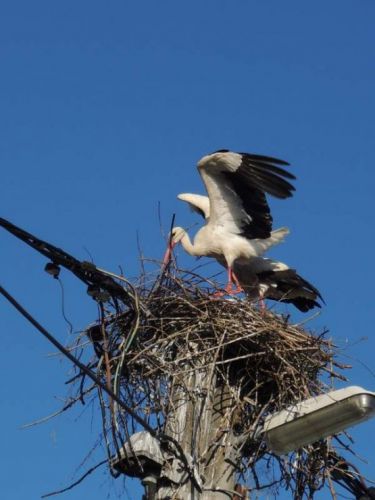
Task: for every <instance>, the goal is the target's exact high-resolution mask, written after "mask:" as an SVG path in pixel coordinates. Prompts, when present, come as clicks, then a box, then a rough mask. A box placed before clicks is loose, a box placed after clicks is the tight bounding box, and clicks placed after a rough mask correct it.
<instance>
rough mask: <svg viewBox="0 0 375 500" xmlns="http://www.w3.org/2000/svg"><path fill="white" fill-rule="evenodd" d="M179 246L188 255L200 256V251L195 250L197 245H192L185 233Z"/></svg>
mask: <svg viewBox="0 0 375 500" xmlns="http://www.w3.org/2000/svg"><path fill="white" fill-rule="evenodd" d="M181 245H182V247H183V249H184V250H185V252H187V253H188V254H189V255H202V254H201V252H200V249H199V248H197V245H194V244H193V243H192V242H191V239H190V236H189V235H188V233H185V234H184V235H183V237H182V238H181Z"/></svg>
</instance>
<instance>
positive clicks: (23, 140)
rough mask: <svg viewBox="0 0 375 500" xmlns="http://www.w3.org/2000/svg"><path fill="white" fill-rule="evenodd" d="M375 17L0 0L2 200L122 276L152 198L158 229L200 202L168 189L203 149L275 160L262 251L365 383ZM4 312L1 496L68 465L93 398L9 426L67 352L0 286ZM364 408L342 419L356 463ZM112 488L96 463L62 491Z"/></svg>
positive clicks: (47, 400) (46, 292) (56, 482)
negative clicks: (299, 290)
mask: <svg viewBox="0 0 375 500" xmlns="http://www.w3.org/2000/svg"><path fill="white" fill-rule="evenodd" d="M374 16H375V5H374V2H373V1H370V0H362V1H361V2H353V1H347V0H332V1H331V2H326V1H321V0H317V1H316V2H314V3H310V4H309V5H308V4H307V3H302V2H300V1H297V0H293V1H292V0H285V1H284V2H279V1H276V0H269V1H267V2H255V1H253V0H252V1H250V0H249V1H244V0H242V1H237V2H233V1H228V0H226V1H223V0H215V1H214V0H206V1H205V2H198V1H196V0H192V1H190V2H186V3H182V2H175V1H171V0H167V1H164V2H151V1H139V2H125V1H122V2H121V1H118V0H114V1H112V2H106V3H104V2H98V1H95V0H93V1H91V2H83V1H75V2H72V1H65V2H50V1H38V0H36V1H34V2H28V1H25V0H19V1H17V0H15V1H13V2H7V3H3V4H2V6H1V7H0V60H1V79H0V109H1V113H0V161H1V172H2V179H1V183H0V193H1V216H2V217H5V218H8V219H10V220H11V221H12V222H14V223H15V224H18V225H20V226H21V227H23V228H25V229H28V230H30V231H31V232H34V233H35V234H36V235H38V236H40V237H41V238H44V239H47V240H48V241H50V242H52V243H54V244H56V245H57V246H61V247H63V248H64V249H65V250H67V251H69V252H71V253H73V254H74V255H75V256H77V257H78V258H80V259H89V258H90V257H89V254H91V255H92V257H93V259H94V261H95V263H96V264H97V265H98V266H101V267H105V268H107V269H110V270H114V271H117V270H118V266H119V265H121V266H122V268H123V269H124V272H125V274H126V275H127V276H129V277H132V276H136V275H137V274H138V272H139V264H138V250H137V241H136V235H137V232H138V234H139V238H140V241H141V246H142V249H143V252H144V254H145V255H147V256H149V257H153V258H159V257H161V255H162V253H163V251H164V241H163V237H162V235H161V232H160V225H159V221H158V203H159V202H160V204H161V214H162V221H163V224H164V227H165V228H166V229H167V228H168V226H169V222H170V219H171V215H172V213H174V212H175V213H176V215H177V219H176V222H177V223H178V224H179V225H182V226H184V225H185V226H190V225H191V224H192V223H193V222H195V221H196V219H195V217H194V216H193V215H192V214H190V213H189V211H188V210H187V209H186V207H184V206H183V204H181V203H180V202H178V201H177V200H176V194H177V193H179V192H184V191H185V192H186V191H190V192H203V190H202V185H201V181H200V178H199V176H198V173H197V171H196V169H195V164H196V162H197V160H198V159H199V158H200V157H201V156H203V155H204V154H207V153H208V152H211V151H214V150H216V149H221V148H229V149H232V150H235V151H249V152H254V153H260V154H268V155H274V156H278V157H281V158H283V159H286V160H288V161H290V163H291V164H292V167H291V169H292V171H293V172H294V173H295V174H296V176H297V178H298V181H297V184H296V185H297V192H296V194H295V196H294V198H293V199H291V200H288V201H283V202H280V201H278V202H272V209H273V213H274V220H275V227H276V226H278V225H288V226H289V227H290V229H291V235H290V237H289V238H288V240H287V241H286V243H285V244H283V245H282V246H280V247H278V248H275V249H274V251H273V253H272V255H273V256H275V257H277V258H279V259H281V260H284V261H285V262H287V263H288V264H289V265H291V266H293V267H296V268H297V269H298V271H299V272H300V274H302V275H303V276H304V277H306V278H307V279H309V280H310V281H312V282H313V283H314V284H315V285H316V286H317V287H318V288H319V289H320V290H321V292H322V294H323V296H324V298H325V300H326V302H327V305H326V307H324V308H323V309H322V312H321V315H320V316H319V317H318V318H316V319H315V320H314V321H313V322H312V323H310V327H311V328H316V329H317V330H318V331H319V330H321V329H322V328H323V327H325V326H327V327H328V328H329V329H330V331H331V335H332V336H333V337H334V338H335V341H336V343H337V344H338V345H339V346H340V348H342V349H343V352H342V354H343V358H342V359H343V361H345V362H348V363H350V364H353V369H352V370H351V372H350V379H351V380H350V381H351V383H354V384H359V385H363V386H365V387H367V388H370V389H371V388H374V387H375V380H374V371H375V369H374V367H373V351H374V347H375V341H374V337H373V335H374V334H373V331H372V330H373V327H372V325H373V314H374V307H373V303H372V302H373V300H372V299H373V297H372V296H373V274H374V272H373V246H374V243H375V231H374V223H373V211H374V199H373V192H374V187H375V182H374V181H375V179H374V167H373V158H374V157H375V145H374V144H375V143H374V115H375V97H374V96H375V93H374V84H375V81H374V80H375V59H374V44H375V30H374ZM0 245H1V254H2V259H1V262H0V276H1V283H2V284H3V286H5V287H6V288H8V289H9V291H10V292H11V293H13V294H14V295H15V296H16V297H17V298H18V299H19V300H20V301H21V302H22V303H23V304H24V305H25V306H26V307H27V308H28V309H29V310H30V311H31V312H32V313H33V314H35V316H36V317H37V318H38V319H39V320H40V321H41V322H42V323H43V324H44V325H45V326H46V327H48V328H49V329H50V330H51V331H52V332H53V333H54V334H55V335H56V336H57V337H58V338H59V339H60V340H61V341H62V342H66V341H68V340H69V328H68V326H67V324H66V322H65V321H64V319H63V318H62V314H61V292H60V289H59V287H58V283H56V282H55V281H54V280H52V279H49V277H48V275H46V274H45V273H44V272H43V267H44V264H45V260H44V259H43V258H42V257H40V256H39V255H37V254H35V253H34V252H33V251H32V250H31V249H29V248H27V247H26V246H24V245H23V244H22V243H21V242H19V241H17V240H15V239H14V238H13V237H11V236H9V235H8V234H6V233H5V232H4V231H3V232H2V234H1V243H0ZM179 255H180V256H181V262H183V263H184V265H186V266H188V265H194V264H195V262H194V261H193V260H192V259H191V258H189V257H185V256H183V255H182V251H181V250H179ZM63 281H64V286H65V292H66V293H65V299H66V300H65V310H66V314H67V316H68V318H69V319H70V321H71V322H72V323H73V325H74V329H75V330H80V329H82V328H84V326H85V325H87V324H88V323H90V322H91V321H92V320H93V319H94V318H95V317H96V309H95V306H94V304H93V303H92V302H91V301H90V300H89V298H88V297H86V294H85V289H84V287H83V285H81V284H80V283H79V282H77V281H76V280H74V279H73V278H71V277H70V276H68V275H67V274H66V273H63ZM0 311H1V315H0V329H1V332H2V342H3V349H2V351H3V376H2V383H1V388H2V401H3V406H2V408H3V411H2V413H1V417H0V418H1V423H2V426H1V427H2V429H3V439H2V453H3V466H2V469H1V473H0V477H1V479H2V481H1V482H2V491H3V492H4V491H5V493H3V495H2V496H3V498H7V499H12V500H13V499H15V500H18V499H25V498H27V499H30V500H32V499H34V498H35V499H36V498H39V497H40V495H41V494H43V493H45V492H48V491H51V490H54V489H57V488H59V487H62V486H64V485H65V484H68V483H69V482H70V480H71V479H72V477H73V476H74V474H75V473H76V469H77V468H78V467H79V465H80V464H81V462H82V460H83V459H84V457H85V455H86V453H87V452H88V450H89V449H90V447H91V446H92V445H93V444H94V443H95V442H96V440H97V432H98V428H99V416H98V415H97V414H95V413H94V414H93V412H92V409H90V408H78V409H77V411H76V413H74V412H73V413H71V414H64V415H63V416H62V417H59V418H57V419H55V420H52V421H49V422H48V423H47V424H45V425H43V426H38V427H34V428H32V429H30V430H20V427H21V426H22V425H23V424H25V423H27V422H29V421H32V420H34V419H37V418H40V417H42V416H44V415H46V414H48V413H52V412H54V411H56V410H57V409H58V408H59V407H60V405H61V398H63V397H64V396H65V395H66V393H67V390H68V389H67V387H66V386H65V385H64V381H65V380H66V379H67V378H68V377H69V373H70V366H69V365H68V364H67V363H66V362H65V361H62V360H61V359H60V358H59V357H56V356H52V357H51V355H50V354H51V353H52V352H53V349H52V347H51V346H50V345H48V344H47V343H46V341H45V340H44V339H43V338H41V337H40V336H39V334H38V333H36V332H35V331H34V330H33V329H32V327H31V326H29V325H28V324H26V323H25V321H24V320H22V318H20V317H19V315H18V314H17V313H16V312H15V311H14V310H12V309H11V307H10V306H9V305H8V304H7V303H6V302H5V301H4V300H1V302H0ZM293 314H294V313H293ZM295 317H296V318H300V317H299V316H297V315H295ZM365 337H366V338H367V340H365V339H364V338H365ZM366 366H367V368H366ZM371 370H372V372H371ZM82 412H83V414H82V415H81V413H82ZM80 415H81V416H80ZM374 422H375V421H372V422H369V423H367V424H364V425H362V426H361V427H359V428H357V429H355V430H353V432H352V434H353V435H354V437H355V439H356V441H357V444H356V450H358V453H359V454H360V455H362V456H364V457H366V458H367V459H368V461H369V464H368V465H362V466H361V468H362V470H363V471H364V472H365V473H366V474H368V475H369V476H371V475H372V477H374V474H373V471H374V462H375V455H374V451H373V450H374V438H373V429H374V425H375V423H374ZM102 457H103V452H102V450H101V449H99V450H98V451H97V453H96V455H95V457H93V458H89V459H88V461H87V463H85V465H84V466H83V469H80V470H79V471H78V473H77V475H79V474H80V472H81V471H84V470H85V467H86V466H87V467H89V466H91V465H93V464H94V463H95V461H96V460H97V461H99V460H101V459H102ZM121 488H122V485H121V484H119V481H118V482H117V483H116V484H114V485H113V483H111V481H110V479H109V477H108V474H107V473H106V471H104V469H103V470H102V469H101V470H99V471H98V472H97V473H96V474H95V475H94V476H91V477H89V478H88V479H87V480H86V481H85V482H84V483H83V484H82V485H81V486H79V487H77V488H76V489H75V490H73V491H72V492H70V493H67V494H66V495H65V497H64V498H68V499H69V500H78V499H79V500H81V499H82V498H85V497H86V496H87V497H88V498H92V499H93V500H94V499H95V500H96V499H102V498H107V493H108V491H109V492H110V494H111V498H112V497H113V498H116V496H117V492H121V491H122V489H121ZM127 488H128V492H129V498H140V490H134V486H133V485H132V484H131V483H129V484H128V486H127Z"/></svg>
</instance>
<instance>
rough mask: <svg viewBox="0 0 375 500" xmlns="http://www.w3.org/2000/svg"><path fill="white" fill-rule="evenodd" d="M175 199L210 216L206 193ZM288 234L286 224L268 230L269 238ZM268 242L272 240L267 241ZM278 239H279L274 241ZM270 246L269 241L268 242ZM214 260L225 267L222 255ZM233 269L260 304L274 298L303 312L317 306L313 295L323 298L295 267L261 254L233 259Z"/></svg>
mask: <svg viewBox="0 0 375 500" xmlns="http://www.w3.org/2000/svg"><path fill="white" fill-rule="evenodd" d="M177 198H178V199H179V200H182V201H185V202H186V203H188V205H189V206H190V208H191V209H192V210H193V211H194V212H197V213H199V214H200V215H202V216H203V217H204V218H205V219H208V218H209V216H210V200H209V198H208V197H207V196H203V195H200V194H193V193H181V194H179V195H177ZM283 233H284V235H286V234H288V229H287V228H281V229H278V230H276V231H272V232H271V239H272V241H274V240H276V237H275V236H276V235H278V234H280V235H283ZM270 243H272V242H271V241H270ZM277 243H280V240H279V241H277ZM270 246H271V245H270ZM217 261H218V262H219V263H220V264H221V265H222V266H224V267H226V262H225V258H224V257H223V256H220V257H217ZM233 272H234V275H235V276H236V278H237V279H238V282H239V284H240V286H241V288H242V289H243V290H244V292H245V293H246V294H247V296H248V297H249V298H250V299H258V298H259V299H260V304H261V306H263V307H264V302H263V299H264V298H268V299H272V300H276V301H278V302H288V303H292V304H293V305H294V306H295V307H297V309H299V310H300V311H303V312H306V311H309V310H310V309H312V308H313V307H320V304H319V302H317V299H318V298H319V299H321V300H322V302H324V301H323V299H322V297H321V295H320V293H319V291H318V290H317V289H316V288H315V287H314V286H313V285H312V284H311V283H309V282H308V281H306V280H305V279H303V278H302V277H301V276H299V274H297V272H296V271H295V269H290V268H289V267H288V266H287V265H286V264H284V263H283V262H279V261H276V260H272V259H267V258H264V257H261V256H258V257H252V258H251V259H248V261H246V262H243V261H238V262H237V261H235V262H234V264H233Z"/></svg>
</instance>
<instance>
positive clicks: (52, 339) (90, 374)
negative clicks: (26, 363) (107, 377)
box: [0, 285, 202, 492]
mask: <svg viewBox="0 0 375 500" xmlns="http://www.w3.org/2000/svg"><path fill="white" fill-rule="evenodd" d="M0 294H1V295H3V297H5V298H6V299H7V300H8V301H9V302H10V303H11V304H12V306H13V307H14V308H15V309H17V311H18V312H19V313H21V314H22V316H24V318H26V319H27V320H28V321H29V322H30V323H31V324H32V325H33V326H35V328H36V329H37V330H39V332H40V333H41V334H42V335H43V336H44V337H46V338H47V339H48V340H49V341H50V342H51V343H52V344H53V345H54V346H55V347H56V348H57V349H58V350H59V351H60V352H62V353H63V354H64V355H65V356H66V357H67V358H68V359H69V360H70V361H71V362H72V363H74V364H75V365H76V366H78V368H80V370H81V371H82V372H84V373H85V374H86V375H87V376H88V377H89V378H91V380H92V381H93V382H95V383H96V384H97V385H98V386H99V387H100V388H101V389H102V390H103V391H105V392H106V393H107V394H108V395H109V396H110V397H111V398H112V399H113V400H114V401H116V403H118V405H119V406H120V407H121V408H123V409H124V410H125V411H126V412H127V413H129V414H130V415H131V416H132V417H133V419H134V420H135V421H136V422H138V424H140V425H142V427H143V428H144V429H146V430H147V431H148V432H149V433H150V434H151V436H153V437H155V438H156V439H158V440H159V441H160V442H161V443H166V442H169V443H172V444H173V445H174V446H175V448H176V450H177V451H178V453H179V455H180V459H181V460H182V462H183V463H184V465H185V468H186V471H187V473H188V475H189V477H190V479H191V481H192V482H193V483H194V486H195V487H196V488H197V489H198V491H200V492H201V491H202V489H201V487H200V485H199V484H198V482H197V481H196V479H195V477H194V474H193V472H192V471H191V468H190V465H189V463H188V461H187V458H186V456H185V453H184V451H183V449H182V447H181V445H180V443H179V442H178V441H176V440H175V439H174V438H172V437H171V436H168V435H167V434H164V433H159V432H156V431H155V429H153V428H152V427H151V426H150V425H149V424H148V423H147V422H146V421H145V420H143V418H141V417H139V416H138V415H137V414H136V413H135V412H134V411H133V410H132V408H130V407H129V406H128V405H127V404H126V403H124V402H123V401H122V400H121V399H120V398H119V397H118V396H117V395H116V394H115V393H114V392H113V391H112V390H111V389H109V388H108V387H107V385H105V384H103V382H102V381H101V380H100V379H99V378H98V377H97V376H96V375H95V373H94V372H92V371H91V370H90V369H89V368H87V366H85V365H84V364H83V363H81V362H80V361H79V360H78V359H77V358H76V357H75V356H73V355H72V354H71V353H70V352H69V351H68V350H67V349H66V348H65V347H64V346H63V345H62V344H60V342H59V341H58V340H56V339H55V337H54V336H53V335H51V334H50V333H49V332H48V331H47V330H46V329H45V328H44V327H43V326H42V325H41V324H40V323H38V321H37V320H36V319H35V318H33V316H31V314H29V313H28V312H27V311H26V309H24V308H23V307H22V306H21V304H20V303H19V302H17V301H16V299H15V298H14V297H12V295H10V293H8V292H7V291H6V290H5V289H4V288H3V287H2V286H1V285H0Z"/></svg>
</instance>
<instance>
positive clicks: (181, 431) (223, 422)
mask: <svg viewBox="0 0 375 500" xmlns="http://www.w3.org/2000/svg"><path fill="white" fill-rule="evenodd" d="M189 347H190V349H191V351H193V352H194V351H196V350H197V346H196V345H194V344H193V343H192V344H190V346H189ZM214 361H215V360H214V355H210V356H208V355H203V356H199V353H198V352H197V353H196V355H194V354H193V356H192V358H191V360H190V361H189V362H187V364H186V366H185V370H184V371H183V373H177V374H176V375H175V376H174V377H173V381H172V387H171V397H170V401H171V403H170V411H169V413H168V415H167V422H166V428H165V433H166V434H168V435H170V436H171V437H173V438H174V439H176V440H177V441H178V442H179V443H180V445H181V447H182V449H183V451H184V453H185V456H186V457H187V458H188V460H189V463H190V465H191V468H192V470H193V476H194V479H193V478H192V477H189V476H187V475H186V474H184V478H183V480H184V483H183V484H182V485H181V484H178V483H179V481H178V480H181V478H182V477H181V475H180V477H178V475H177V476H176V480H177V482H176V483H173V482H171V483H170V484H168V485H162V484H160V485H159V487H158V489H157V493H156V496H155V498H156V499H158V500H162V499H167V498H174V499H181V500H185V499H186V500H187V499H192V500H198V499H199V500H215V499H217V500H221V499H223V500H224V499H225V500H228V498H230V495H232V496H234V495H235V485H236V479H235V467H234V465H233V463H229V462H228V458H230V456H232V455H233V451H234V448H233V441H234V440H233V434H232V430H231V428H232V417H233V398H232V397H231V394H230V390H229V387H228V386H227V385H225V384H224V382H223V381H220V382H219V381H218V377H217V372H216V369H215V365H214ZM232 458H233V457H232ZM175 463H176V462H175ZM167 468H168V464H166V465H165V466H164V467H163V469H164V470H163V469H162V474H163V472H164V471H165V472H166V473H167V474H168V471H167V470H166V469H167ZM172 468H173V465H172ZM169 472H171V471H169ZM198 487H200V488H201V491H199V489H198ZM238 498H240V497H238Z"/></svg>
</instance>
